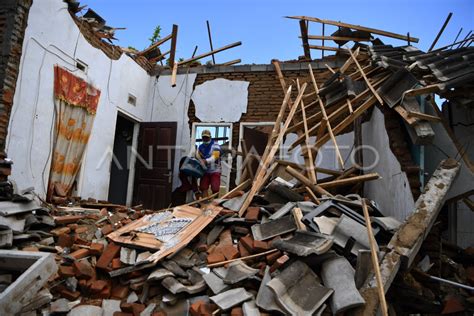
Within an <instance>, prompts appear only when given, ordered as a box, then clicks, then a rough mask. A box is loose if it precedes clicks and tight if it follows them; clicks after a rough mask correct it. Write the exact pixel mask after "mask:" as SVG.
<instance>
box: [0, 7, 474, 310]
mask: <svg viewBox="0 0 474 316" xmlns="http://www.w3.org/2000/svg"><path fill="white" fill-rule="evenodd" d="M68 2H69V4H70V5H71V4H72V3H75V2H74V1H68ZM91 14H92V13H91ZM292 18H295V17H292ZM297 18H298V19H300V21H302V22H303V24H304V23H305V22H304V20H305V17H297ZM89 19H92V20H94V18H92V17H91V18H89ZM95 19H97V17H95ZM87 21H89V22H90V20H87ZM89 22H87V23H89ZM91 23H92V22H91ZM104 23H105V22H104ZM303 24H300V25H302V29H303ZM99 30H101V32H102V33H104V32H105V29H104V26H103V27H102V28H99ZM356 31H360V30H358V29H357V27H355V28H354V30H351V28H350V27H341V28H340V30H339V32H349V35H345V36H343V38H345V37H346V38H349V39H350V38H351V37H352V36H354V38H356V39H357V38H359V37H358V36H361V37H363V36H366V37H368V38H372V35H371V33H370V32H368V31H366V32H365V33H360V34H353V33H354V32H356ZM379 33H380V32H379ZM379 33H376V32H375V33H374V34H379ZM107 34H109V33H107ZM109 35H110V36H113V34H109ZM302 35H303V36H302V38H303V41H305V36H304V34H302ZM336 35H337V34H336ZM342 35H344V34H342ZM356 35H357V36H356ZM307 40H308V38H307V34H306V41H307ZM348 41H349V40H348ZM345 42H347V41H345ZM345 42H344V44H345ZM356 42H357V43H358V41H356ZM304 47H305V48H307V47H306V46H305V44H304ZM156 48H157V46H156V47H154V48H151V51H153V50H156ZM308 49H309V48H308ZM338 51H341V52H340V55H341V56H342V57H343V60H344V63H343V64H341V67H339V68H336V69H330V70H328V72H327V73H326V75H327V76H326V78H325V80H323V81H322V82H319V83H317V82H316V79H315V78H314V74H313V70H312V68H311V64H308V65H309V67H308V70H307V73H306V76H305V77H300V78H285V77H284V76H283V74H282V73H281V71H279V67H280V66H279V62H278V61H274V62H273V65H274V68H275V75H276V77H277V78H278V80H279V81H280V83H281V85H282V90H283V99H282V105H281V109H280V114H279V116H278V117H277V118H276V123H275V126H274V127H273V131H272V132H271V134H270V135H269V138H268V144H267V146H266V151H265V154H264V155H263V157H261V160H260V161H259V166H258V169H256V170H252V171H250V170H247V172H246V173H245V174H246V177H242V178H241V179H240V183H239V184H238V185H237V186H236V188H234V189H232V190H231V191H230V192H227V193H225V194H220V195H219V196H218V197H216V198H208V199H206V198H204V199H201V200H199V201H193V202H191V203H188V204H184V205H175V206H173V207H170V208H168V209H163V210H151V209H146V208H144V207H142V206H141V205H138V206H134V207H128V206H124V205H118V204H112V203H109V202H107V201H97V200H94V199H87V200H85V199H82V198H80V197H73V196H67V197H62V198H61V199H60V200H55V201H54V202H53V201H49V202H46V201H44V200H43V199H41V198H39V197H38V196H36V194H35V193H34V190H28V191H26V192H21V193H19V192H13V188H9V187H8V186H7V189H5V191H4V192H0V198H1V201H0V248H1V250H0V315H17V314H22V313H24V314H25V315H30V314H31V315H33V314H35V315H36V314H44V315H46V314H62V315H65V314H67V315H71V316H74V315H81V316H82V315H91V316H95V315H98V316H102V315H103V316H106V315H110V316H125V315H133V316H152V315H153V316H158V315H186V314H191V315H193V316H197V315H216V314H219V315H249V316H250V315H251V316H253V315H273V314H284V315H331V314H332V315H336V314H338V315H340V314H343V313H348V314H360V315H375V314H377V312H378V311H379V309H380V310H381V311H382V313H384V312H386V311H384V310H382V309H383V306H384V304H385V303H386V302H388V303H389V305H390V307H391V308H394V307H393V306H394V305H396V304H401V306H402V305H403V308H406V310H412V309H410V308H414V309H415V310H416V307H413V306H408V305H410V304H411V305H416V304H419V306H421V307H420V309H422V310H424V311H426V312H427V313H432V314H439V313H443V314H448V313H454V312H465V313H472V311H473V310H474V296H473V293H474V292H473V291H472V290H471V289H472V286H473V285H474V264H473V263H474V250H473V249H472V248H471V249H461V248H459V247H456V246H454V245H452V244H449V243H443V242H442V241H441V240H442V236H441V234H442V231H441V228H440V226H441V224H439V222H442V220H443V218H442V217H440V216H443V215H442V213H441V208H442V206H443V203H444V201H445V197H446V195H447V193H448V191H449V188H450V186H451V185H452V183H453V182H454V180H455V178H456V176H457V174H458V173H459V170H460V168H461V163H460V162H459V161H457V160H456V159H453V158H447V159H446V160H444V161H443V162H442V163H441V164H440V165H439V167H438V169H436V172H435V173H434V174H433V175H432V176H431V178H429V179H427V180H429V182H427V185H426V186H425V187H424V190H423V192H421V194H420V196H419V198H418V200H417V202H416V204H415V210H413V213H412V214H411V215H410V216H409V217H408V218H407V219H406V220H405V221H403V222H401V221H399V220H397V219H395V218H394V217H392V216H386V214H384V209H382V208H380V209H379V207H378V204H377V201H375V200H371V199H369V198H368V196H366V195H365V194H364V193H365V191H364V185H365V184H366V183H368V182H374V183H377V181H388V180H386V179H382V178H381V177H380V175H379V174H378V173H377V172H369V171H367V169H366V168H365V167H364V160H363V159H360V160H358V161H357V162H354V163H353V164H352V165H350V166H349V165H347V162H345V161H343V159H342V156H341V154H340V153H339V148H338V145H337V142H336V138H335V137H336V136H338V135H342V134H343V132H344V131H347V130H354V131H355V130H356V129H357V128H361V124H362V122H363V121H364V120H367V119H368V113H369V112H370V111H373V110H374V109H373V108H374V107H378V108H380V109H382V110H384V111H396V112H397V113H398V114H399V115H400V117H399V118H398V119H399V120H403V121H404V122H405V123H406V128H407V131H406V134H407V138H410V139H411V141H412V142H413V144H429V143H432V141H433V139H434V138H435V137H436V135H435V134H434V132H433V129H432V128H431V124H434V122H438V119H437V118H436V117H434V116H432V115H428V114H425V113H421V107H420V101H419V100H418V99H417V98H415V96H417V97H419V96H422V95H426V93H423V92H420V91H419V90H416V89H422V87H426V86H429V87H430V89H432V90H430V91H433V92H434V91H436V92H439V93H440V94H442V95H444V96H445V97H446V98H449V97H450V95H451V92H452V89H453V88H459V89H466V85H465V82H464V81H463V80H464V79H466V78H465V77H462V79H463V80H461V79H459V78H457V77H456V78H454V77H452V76H451V75H452V74H451V72H449V71H444V70H445V69H444V68H442V69H441V70H440V69H438V66H439V67H441V65H442V63H443V61H444V62H446V60H447V59H448V57H449V56H450V54H454V55H456V54H459V55H456V56H457V57H456V58H458V59H459V60H461V61H462V62H464V61H466V60H470V62H471V67H472V56H473V52H472V48H470V47H466V48H465V49H463V48H459V50H458V49H451V50H447V51H448V52H449V51H451V52H450V53H446V51H442V52H438V55H436V54H437V52H436V51H435V52H431V53H429V52H428V53H424V52H422V51H420V50H418V49H416V48H414V47H412V46H410V45H409V46H403V47H398V48H397V47H393V46H391V45H383V43H380V42H376V41H375V39H373V43H372V44H371V45H362V44H360V43H358V44H357V45H356V46H355V47H354V48H352V49H349V50H344V49H342V48H339V49H338ZM157 52H159V50H158V51H155V53H157ZM142 53H143V52H142ZM145 53H146V54H145ZM145 53H143V54H144V55H143V54H142V55H143V56H145V57H146V56H147V54H148V53H150V51H147V50H145ZM135 54H137V52H135ZM463 54H467V55H463ZM159 55H161V53H160V54H159ZM305 55H307V51H306V50H305ZM143 56H141V57H143ZM463 56H464V57H463ZM465 56H468V57H465ZM306 57H308V56H306ZM137 58H138V57H137ZM154 58H156V56H155V57H153V56H151V57H150V56H149V58H147V60H149V61H150V60H151V61H153V63H156V62H157V61H160V60H161V59H159V58H158V59H157V60H155V59H154ZM430 58H434V59H435V60H437V59H436V58H440V59H441V61H437V63H436V65H433V64H430V63H428V61H427V60H429V59H430ZM306 59H307V58H306ZM151 61H150V62H151ZM173 62H174V61H173ZM331 70H332V71H331ZM471 74H472V73H471ZM462 76H467V75H466V74H464V73H463V74H462ZM469 78H471V77H469ZM290 81H291V82H292V85H291V86H290V85H289V83H290ZM318 81H319V80H318ZM293 82H294V83H293ZM399 82H402V84H398V83H399ZM318 84H319V86H318ZM469 84H471V85H470V86H469V87H471V86H472V82H470V83H469ZM415 90H416V91H415ZM450 91H451V92H450ZM407 94H408V96H407ZM453 97H454V98H457V97H459V96H458V95H454V96H453ZM471 101H472V100H471ZM424 102H425V101H423V104H424ZM305 111H307V112H308V113H306V112H305ZM410 113H411V114H410ZM309 129H312V131H311V132H310V131H309ZM290 133H292V134H294V135H295V137H296V138H295V140H294V142H293V143H292V144H290V150H293V149H295V148H297V147H298V146H300V147H299V148H300V149H301V155H302V156H303V158H304V164H301V163H296V162H291V161H285V160H283V159H279V158H281V157H279V156H278V154H277V151H278V149H279V146H280V144H282V143H283V141H284V139H285V137H286V136H288V135H289V134H290ZM311 133H312V134H311ZM312 136H317V137H316V139H315V141H314V142H312V143H310V137H312ZM326 144H331V145H334V147H335V148H336V154H335V156H336V159H337V160H338V164H340V165H339V169H337V170H328V169H323V168H319V169H318V166H315V165H314V161H315V158H316V155H317V154H318V151H319V150H320V149H321V148H322V147H323V146H324V145H326ZM358 145H363V144H358ZM244 158H245V157H244ZM1 160H2V161H3V162H2V163H3V164H4V165H2V166H3V169H5V168H6V169H8V168H10V167H11V162H10V161H8V160H5V157H3V158H2V159H1ZM245 168H247V169H250V164H245V165H244V169H245ZM3 172H4V173H6V174H3V177H2V178H1V179H0V182H2V181H3V182H5V183H7V182H8V181H7V176H8V173H9V172H8V170H7V171H5V170H3ZM396 193H397V194H398V192H387V194H396ZM438 224H439V225H438ZM440 248H442V249H440ZM431 259H432V262H431V261H430V260H431ZM435 271H436V273H435ZM379 274H381V278H382V279H381V280H379V278H378V276H379ZM434 274H436V275H437V276H434ZM440 279H441V281H440ZM446 281H448V282H446ZM379 282H382V283H379ZM440 284H442V285H440ZM410 296H411V297H412V298H413V301H412V302H416V303H407V302H404V300H405V299H407V298H409V297H410ZM400 308H401V310H400V311H402V312H403V311H404V310H403V308H402V307H400ZM27 313H30V314H27Z"/></svg>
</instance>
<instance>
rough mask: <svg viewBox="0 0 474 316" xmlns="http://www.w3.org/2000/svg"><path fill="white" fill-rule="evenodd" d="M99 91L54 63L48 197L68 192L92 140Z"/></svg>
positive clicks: (66, 194)
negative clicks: (51, 148)
mask: <svg viewBox="0 0 474 316" xmlns="http://www.w3.org/2000/svg"><path fill="white" fill-rule="evenodd" d="M99 97H100V91H99V90H97V89H95V88H94V87H92V86H91V85H90V84H88V83H87V82H85V81H84V80H82V79H81V78H78V77H76V76H74V75H73V74H71V73H70V72H68V71H67V70H65V69H63V68H60V67H58V66H55V67H54V98H55V100H54V102H55V107H56V128H55V131H54V144H53V160H52V162H51V172H50V176H49V185H48V195H47V197H48V200H51V198H52V197H53V195H54V196H60V197H65V196H69V195H70V194H71V191H72V186H73V184H74V180H75V179H76V176H77V173H78V171H79V168H80V165H81V161H82V157H83V155H84V151H85V148H86V145H87V142H88V141H89V137H90V133H91V130H92V124H93V122H94V117H95V113H96V110H97V105H98V103H99Z"/></svg>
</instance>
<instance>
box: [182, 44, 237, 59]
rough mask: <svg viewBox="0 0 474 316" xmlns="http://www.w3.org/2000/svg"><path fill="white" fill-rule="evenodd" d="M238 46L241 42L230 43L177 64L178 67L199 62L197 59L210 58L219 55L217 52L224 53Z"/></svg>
mask: <svg viewBox="0 0 474 316" xmlns="http://www.w3.org/2000/svg"><path fill="white" fill-rule="evenodd" d="M240 45H242V42H235V43H232V44H229V45H226V46H223V47H221V48H218V49H215V50H213V51H210V52H207V53H204V54H201V55H198V56H196V57H192V58H189V59H186V60H183V61H180V62H179V63H178V64H179V65H186V64H189V63H192V62H193V61H196V60H199V59H201V58H204V57H207V56H210V55H212V54H216V53H219V52H222V51H224V50H227V49H230V48H234V47H236V46H240Z"/></svg>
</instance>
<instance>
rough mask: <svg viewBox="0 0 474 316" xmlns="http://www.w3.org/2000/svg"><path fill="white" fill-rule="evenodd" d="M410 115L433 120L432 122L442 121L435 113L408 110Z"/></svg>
mask: <svg viewBox="0 0 474 316" xmlns="http://www.w3.org/2000/svg"><path fill="white" fill-rule="evenodd" d="M408 116H412V117H416V118H419V119H421V120H425V121H431V122H441V118H440V117H438V116H434V115H429V114H425V113H421V112H414V111H408Z"/></svg>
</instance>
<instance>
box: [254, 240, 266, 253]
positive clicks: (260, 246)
mask: <svg viewBox="0 0 474 316" xmlns="http://www.w3.org/2000/svg"><path fill="white" fill-rule="evenodd" d="M253 249H254V250H255V251H256V252H264V251H267V250H270V243H268V242H266V241H260V240H254V241H253Z"/></svg>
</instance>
